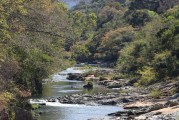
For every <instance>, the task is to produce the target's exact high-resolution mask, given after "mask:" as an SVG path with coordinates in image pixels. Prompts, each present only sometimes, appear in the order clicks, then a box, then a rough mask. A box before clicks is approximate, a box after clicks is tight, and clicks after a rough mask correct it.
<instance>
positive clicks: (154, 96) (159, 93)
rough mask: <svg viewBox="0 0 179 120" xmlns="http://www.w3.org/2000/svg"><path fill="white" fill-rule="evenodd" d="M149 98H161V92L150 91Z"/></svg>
mask: <svg viewBox="0 0 179 120" xmlns="http://www.w3.org/2000/svg"><path fill="white" fill-rule="evenodd" d="M150 96H151V97H153V98H160V96H162V92H161V91H160V90H155V89H154V90H152V91H151V93H150Z"/></svg>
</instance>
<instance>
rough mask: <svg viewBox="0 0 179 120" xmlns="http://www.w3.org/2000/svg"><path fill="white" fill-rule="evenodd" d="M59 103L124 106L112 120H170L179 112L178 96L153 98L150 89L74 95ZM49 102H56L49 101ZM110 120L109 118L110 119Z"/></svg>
mask: <svg viewBox="0 0 179 120" xmlns="http://www.w3.org/2000/svg"><path fill="white" fill-rule="evenodd" d="M57 99H58V102H60V103H64V104H85V105H88V106H98V105H117V106H123V108H124V111H119V112H116V113H111V114H109V116H113V117H112V118H110V119H111V120H117V119H120V120H121V119H136V120H146V119H150V120H151V119H152V120H158V119H162V120H169V119H171V120H172V119H176V117H177V112H179V99H178V94H176V95H174V96H173V97H168V96H161V98H160V99H156V98H153V97H152V96H151V94H150V92H149V90H148V88H135V87H130V90H128V89H125V90H124V89H123V90H119V91H118V92H112V93H97V94H93V95H88V94H73V95H68V96H63V97H58V98H57ZM48 101H49V102H55V101H54V100H53V99H49V100H48ZM108 119H109V118H108Z"/></svg>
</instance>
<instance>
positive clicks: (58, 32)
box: [0, 0, 179, 120]
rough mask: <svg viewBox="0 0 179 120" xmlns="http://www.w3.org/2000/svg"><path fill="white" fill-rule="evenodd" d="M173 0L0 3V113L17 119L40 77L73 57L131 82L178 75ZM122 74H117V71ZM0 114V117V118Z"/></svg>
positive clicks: (177, 17) (177, 19)
mask: <svg viewBox="0 0 179 120" xmlns="http://www.w3.org/2000/svg"><path fill="white" fill-rule="evenodd" d="M177 4H179V2H178V0H172V1H169V0H143V1H141V0H91V1H90V2H89V1H88V2H83V1H81V2H80V3H79V4H78V5H76V6H74V7H73V8H71V9H68V7H67V6H66V5H65V4H64V3H62V2H59V1H56V0H1V1H0V13H1V14H0V84H1V85H0V111H5V113H7V116H5V117H6V118H4V120H6V119H11V120H14V119H16V120H17V119H18V116H17V115H16V113H17V112H18V111H17V109H20V108H23V109H27V110H28V109H30V108H29V106H28V105H27V104H26V100H27V98H28V97H29V96H31V95H35V94H41V92H42V79H44V78H47V77H48V76H49V75H51V74H52V73H54V72H56V71H59V70H62V69H65V68H66V67H68V66H72V65H74V64H75V63H78V62H79V63H81V62H88V63H96V62H101V63H107V64H108V65H109V66H110V67H114V68H116V69H118V70H119V71H120V73H122V76H123V77H131V78H135V79H137V81H136V83H135V85H137V86H141V85H144V86H145V85H150V84H153V83H156V82H160V81H168V80H178V73H179V6H177ZM119 77H121V74H120V76H119ZM2 119H3V118H2Z"/></svg>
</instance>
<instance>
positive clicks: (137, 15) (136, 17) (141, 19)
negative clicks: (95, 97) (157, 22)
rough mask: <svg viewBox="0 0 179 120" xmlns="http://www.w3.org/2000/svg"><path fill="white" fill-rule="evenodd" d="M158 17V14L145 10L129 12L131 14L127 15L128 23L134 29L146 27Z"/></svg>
mask: <svg viewBox="0 0 179 120" xmlns="http://www.w3.org/2000/svg"><path fill="white" fill-rule="evenodd" d="M156 17H157V13H155V12H154V11H150V10H145V9H142V10H135V11H129V13H127V14H126V19H127V21H128V22H129V23H130V24H131V25H132V26H134V27H137V26H144V25H145V23H146V22H150V21H152V19H155V18H156Z"/></svg>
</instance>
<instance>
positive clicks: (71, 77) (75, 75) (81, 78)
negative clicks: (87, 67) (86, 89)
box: [67, 73, 85, 81]
mask: <svg viewBox="0 0 179 120" xmlns="http://www.w3.org/2000/svg"><path fill="white" fill-rule="evenodd" d="M67 79H68V80H79V81H84V80H85V79H84V76H83V75H82V74H80V73H69V74H68V77H67Z"/></svg>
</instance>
